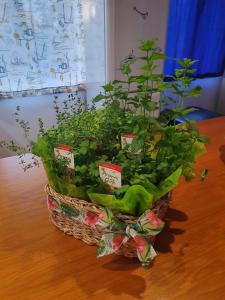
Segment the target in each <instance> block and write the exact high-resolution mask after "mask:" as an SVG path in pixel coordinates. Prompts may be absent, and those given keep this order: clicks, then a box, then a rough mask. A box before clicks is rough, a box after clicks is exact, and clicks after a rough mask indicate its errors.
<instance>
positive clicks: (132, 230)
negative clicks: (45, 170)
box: [48, 196, 164, 267]
mask: <svg viewBox="0 0 225 300" xmlns="http://www.w3.org/2000/svg"><path fill="white" fill-rule="evenodd" d="M48 206H49V208H50V209H51V210H55V211H58V212H63V213H64V214H65V215H67V216H69V217H71V218H74V219H76V220H79V221H80V222H83V223H85V224H87V225H89V226H96V225H98V226H100V227H101V228H103V230H104V234H103V235H102V238H101V240H100V242H99V245H98V248H97V257H100V256H104V255H108V254H112V253H115V252H117V251H119V250H120V248H121V247H122V246H123V245H124V244H125V243H127V242H128V240H130V239H133V240H134V244H135V248H136V251H137V256H138V258H139V260H140V262H141V264H142V266H144V267H146V266H148V265H149V263H150V262H151V261H152V260H153V259H154V258H155V257H156V255H157V254H156V252H155V250H154V248H153V246H152V245H151V243H150V242H149V239H148V238H149V236H155V235H157V234H158V233H159V232H160V231H161V230H162V229H163V227H164V222H163V221H162V220H160V219H159V218H158V217H157V216H156V215H155V214H154V212H153V211H152V210H150V209H149V210H147V211H145V212H144V213H143V214H142V215H141V216H140V217H139V218H138V220H137V222H136V223H135V224H130V225H126V224H125V223H123V222H122V221H120V220H119V219H118V218H116V217H115V216H114V215H113V213H112V211H111V210H110V209H108V208H106V207H102V208H101V212H100V213H99V214H97V215H96V214H94V213H91V212H86V213H83V212H81V211H77V210H75V209H74V208H73V207H71V206H70V205H68V204H65V203H62V202H60V201H57V200H56V199H54V198H53V197H50V196H48Z"/></svg>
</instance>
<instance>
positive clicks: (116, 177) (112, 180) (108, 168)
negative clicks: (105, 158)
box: [99, 162, 122, 188]
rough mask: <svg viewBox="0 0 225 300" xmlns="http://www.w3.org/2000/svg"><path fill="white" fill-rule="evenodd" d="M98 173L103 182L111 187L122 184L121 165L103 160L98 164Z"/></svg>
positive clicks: (118, 186) (117, 186)
mask: <svg viewBox="0 0 225 300" xmlns="http://www.w3.org/2000/svg"><path fill="white" fill-rule="evenodd" d="M99 174H100V178H101V179H102V181H103V182H105V183H106V184H108V185H109V186H111V187H112V188H120V187H121V185H122V179H121V167H120V166H118V165H114V164H111V163H107V162H103V163H101V164H100V165H99Z"/></svg>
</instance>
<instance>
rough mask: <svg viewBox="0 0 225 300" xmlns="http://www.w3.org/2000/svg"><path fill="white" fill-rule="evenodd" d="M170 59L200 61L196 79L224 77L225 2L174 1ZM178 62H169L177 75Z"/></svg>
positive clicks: (166, 69) (167, 71)
mask: <svg viewBox="0 0 225 300" xmlns="http://www.w3.org/2000/svg"><path fill="white" fill-rule="evenodd" d="M167 30H168V31H167V45H166V55H167V56H169V57H176V58H180V59H182V58H185V57H187V58H191V59H196V60H199V61H198V63H196V65H195V67H196V68H197V69H198V70H197V72H196V73H195V74H194V76H196V77H211V76H220V75H222V74H223V73H224V69H225V0H170V9H169V16H168V29H167ZM175 68H178V65H177V63H176V61H175V60H172V59H168V60H167V61H166V62H165V66H164V73H165V75H174V69H175Z"/></svg>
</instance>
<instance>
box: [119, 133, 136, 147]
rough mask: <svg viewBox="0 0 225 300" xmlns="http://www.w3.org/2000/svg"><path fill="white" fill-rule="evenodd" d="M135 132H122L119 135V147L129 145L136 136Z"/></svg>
mask: <svg viewBox="0 0 225 300" xmlns="http://www.w3.org/2000/svg"><path fill="white" fill-rule="evenodd" d="M136 137H137V136H136V134H124V135H122V136H121V147H122V149H124V148H125V147H126V146H127V145H131V144H132V143H133V140H134V139H135V138H136Z"/></svg>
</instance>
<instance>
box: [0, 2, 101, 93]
mask: <svg viewBox="0 0 225 300" xmlns="http://www.w3.org/2000/svg"><path fill="white" fill-rule="evenodd" d="M94 53H95V54H94ZM96 53H98V55H99V54H100V55H99V56H98V64H97V63H96V59H97V55H96ZM104 68H105V56H104V0H36V1H32V0H2V1H1V2H0V91H1V93H2V92H8V93H9V92H12V93H15V92H19V91H24V90H33V89H34V90H40V89H48V91H49V92H51V88H53V89H60V88H61V89H63V88H66V87H74V86H77V85H78V84H82V83H86V82H87V77H88V79H90V76H91V79H93V80H98V81H100V82H101V81H104V77H105V72H104ZM94 70H95V73H94V74H95V76H94V77H95V78H93V74H92V75H91V74H90V73H91V72H92V73H93V72H94ZM96 77H97V78H96Z"/></svg>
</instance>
